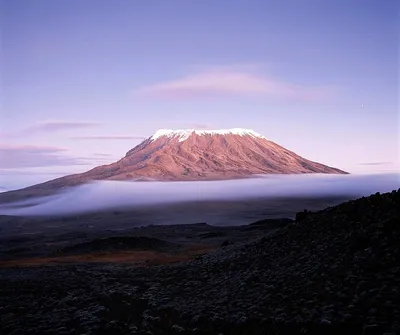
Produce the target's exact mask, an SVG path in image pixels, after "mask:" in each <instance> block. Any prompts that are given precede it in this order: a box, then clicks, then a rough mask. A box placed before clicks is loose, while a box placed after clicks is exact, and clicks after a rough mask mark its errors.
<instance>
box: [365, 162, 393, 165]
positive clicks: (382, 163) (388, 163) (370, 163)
mask: <svg viewBox="0 0 400 335" xmlns="http://www.w3.org/2000/svg"><path fill="white" fill-rule="evenodd" d="M391 164H393V162H367V163H359V165H391Z"/></svg>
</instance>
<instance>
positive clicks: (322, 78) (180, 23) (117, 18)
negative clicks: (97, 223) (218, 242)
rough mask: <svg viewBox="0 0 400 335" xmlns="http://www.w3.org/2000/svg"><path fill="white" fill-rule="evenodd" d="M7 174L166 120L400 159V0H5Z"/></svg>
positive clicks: (2, 74) (1, 24)
mask: <svg viewBox="0 0 400 335" xmlns="http://www.w3.org/2000/svg"><path fill="white" fill-rule="evenodd" d="M0 15H1V16H0V186H3V187H6V188H8V189H12V188H19V187H24V186H28V185H31V184H35V183H38V182H42V181H45V180H48V179H53V178H55V177H58V176H61V175H66V174H70V173H77V172H84V171H87V170H89V169H90V168H92V167H95V166H97V165H102V164H107V163H111V162H113V161H116V160H118V159H119V158H121V157H123V156H124V155H125V153H126V152H127V151H129V150H130V149H131V148H133V147H134V146H135V145H137V144H139V143H140V142H141V140H142V139H143V138H146V137H150V136H151V135H152V134H153V133H154V132H155V131H156V130H158V129H160V128H172V129H185V128H196V129H226V128H249V129H253V130H254V131H256V132H258V133H260V134H262V135H264V136H265V137H267V138H269V139H271V140H272V141H274V142H276V143H278V144H280V145H282V146H284V147H286V148H288V149H289V150H292V151H294V152H296V153H297V154H299V155H301V156H303V157H305V158H307V159H311V160H314V161H318V162H321V163H323V164H327V165H330V166H334V167H337V168H340V169H343V170H346V171H348V172H350V173H381V172H393V171H398V170H399V169H400V157H399V156H400V138H399V133H400V120H399V75H400V70H399V29H400V26H399V19H400V15H399V5H398V1H396V0H385V1H382V0H351V1H349V0H324V1H320V0H304V1H298V0H292V1H291V0H285V1H273V0H260V1H253V0H242V1H238V0H229V1H228V0H220V1H211V0H202V1H184V0H171V1H162V0H158V1H155V0H146V1H144V0H137V1H129V0H126V1H123V0H113V1H111V0H108V1H105V0H86V1H79V0H58V1H51V0H35V1H31V0H0Z"/></svg>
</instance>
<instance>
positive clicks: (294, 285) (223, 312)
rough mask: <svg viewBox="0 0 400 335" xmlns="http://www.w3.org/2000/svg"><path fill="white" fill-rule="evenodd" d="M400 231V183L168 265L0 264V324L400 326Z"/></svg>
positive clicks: (252, 329)
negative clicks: (389, 189)
mask: <svg viewBox="0 0 400 335" xmlns="http://www.w3.org/2000/svg"><path fill="white" fill-rule="evenodd" d="M259 224H261V226H262V223H259ZM255 226H257V224H256V225H253V229H250V230H249V231H254V229H256V228H254V227H255ZM399 238H400V190H398V191H393V192H391V193H387V194H375V195H373V196H370V197H367V198H361V199H358V200H355V201H349V202H346V203H343V204H341V205H339V206H335V207H330V208H327V209H325V210H323V211H320V212H317V213H303V214H302V215H299V216H297V221H295V222H291V223H290V222H285V224H282V225H274V227H273V229H265V230H262V229H261V230H258V234H257V236H254V235H253V237H252V239H249V240H246V241H237V242H236V243H233V244H230V243H224V246H223V247H222V246H221V247H220V248H215V249H214V250H213V251H212V252H208V253H205V254H202V255H197V256H195V258H194V259H192V260H187V261H183V262H177V263H175V264H168V265H157V266H146V265H141V266H139V265H137V264H136V265H132V264H130V265H127V264H125V265H122V264H121V263H118V264H117V263H107V264H106V263H103V264H101V263H96V264H93V263H79V264H78V263H76V264H69V265H52V266H40V267H12V266H9V267H3V268H1V272H0V333H1V334H304V333H306V334H311V333H313V334H338V333H341V332H345V333H347V334H366V335H367V334H399V333H400V262H399V259H400V253H399V251H400V243H399ZM95 245H97V244H95ZM105 245H107V246H109V245H110V242H109V241H107V243H106V244H105ZM157 245H159V244H158V243H157ZM77 246H80V248H82V244H77ZM83 246H84V247H85V248H88V245H87V244H84V245H83ZM163 246H164V245H163ZM113 248H114V247H113ZM67 250H69V249H67ZM73 250H74V252H76V250H78V251H79V250H80V249H79V248H75V249H73ZM85 250H87V249H85ZM113 250H114V249H113ZM64 252H65V249H64Z"/></svg>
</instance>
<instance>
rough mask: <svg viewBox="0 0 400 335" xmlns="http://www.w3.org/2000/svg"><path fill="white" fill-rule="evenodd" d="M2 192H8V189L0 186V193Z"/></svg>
mask: <svg viewBox="0 0 400 335" xmlns="http://www.w3.org/2000/svg"><path fill="white" fill-rule="evenodd" d="M2 192H8V190H7V189H6V188H5V187H2V186H0V193H2Z"/></svg>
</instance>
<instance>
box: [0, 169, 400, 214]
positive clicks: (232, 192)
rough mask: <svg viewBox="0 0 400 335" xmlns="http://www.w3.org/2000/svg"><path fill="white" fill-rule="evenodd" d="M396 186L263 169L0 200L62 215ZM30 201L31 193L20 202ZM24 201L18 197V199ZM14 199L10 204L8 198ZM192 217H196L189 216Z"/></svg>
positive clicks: (376, 179)
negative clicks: (258, 173) (263, 172)
mask: <svg viewBox="0 0 400 335" xmlns="http://www.w3.org/2000/svg"><path fill="white" fill-rule="evenodd" d="M399 187H400V174H385V175H319V174H317V175H269V176H263V177H259V178H251V179H243V180H231V181H212V182H116V181H99V182H93V183H90V184H86V185H82V186H78V187H75V188H72V189H69V190H68V191H66V192H63V193H59V194H57V195H54V196H50V197H47V198H43V199H36V200H34V201H35V203H36V204H35V205H33V206H30V207H25V208H21V207H18V208H16V207H15V208H12V206H11V207H10V205H7V204H5V205H0V214H6V215H67V214H75V213H84V212H92V211H96V210H103V209H111V208H119V207H125V206H130V207H133V208H134V207H137V208H141V207H143V206H149V205H160V204H172V203H179V202H188V201H189V202H198V201H224V200H239V199H254V198H258V199H260V198H262V199H265V209H266V210H268V203H269V200H268V199H276V198H279V197H330V196H345V197H347V198H349V199H350V198H357V197H360V196H368V195H370V194H372V193H375V192H388V191H391V190H393V189H398V188H399ZM30 202H32V199H30V200H29V201H26V202H25V204H28V203H30ZM23 204H24V202H21V203H18V205H23ZM13 205H15V204H13ZM193 219H196V218H193Z"/></svg>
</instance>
